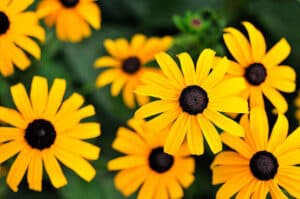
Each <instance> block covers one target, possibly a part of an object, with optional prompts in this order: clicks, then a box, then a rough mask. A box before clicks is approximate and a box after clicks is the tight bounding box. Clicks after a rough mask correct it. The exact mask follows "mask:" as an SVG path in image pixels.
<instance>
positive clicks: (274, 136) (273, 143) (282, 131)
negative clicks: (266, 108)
mask: <svg viewBox="0 0 300 199" xmlns="http://www.w3.org/2000/svg"><path fill="white" fill-rule="evenodd" d="M288 130H289V122H288V120H287V118H286V117H285V116H284V115H282V114H279V115H278V118H277V121H276V123H275V125H274V127H273V130H272V133H271V136H270V139H269V142H268V146H267V150H268V151H273V150H274V149H275V148H276V147H277V146H278V145H280V144H281V143H282V142H283V141H284V140H285V138H286V136H287V134H288Z"/></svg>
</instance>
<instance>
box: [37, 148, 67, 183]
mask: <svg viewBox="0 0 300 199" xmlns="http://www.w3.org/2000/svg"><path fill="white" fill-rule="evenodd" d="M42 158H43V162H44V166H45V170H46V172H47V173H48V176H49V178H50V180H51V183H52V185H53V186H54V187H55V188H60V187H62V186H65V185H66V184H67V179H66V177H65V175H64V174H63V171H62V169H61V168H60V165H59V164H58V161H57V160H56V159H55V157H54V155H53V153H52V151H51V150H49V149H45V150H43V151H42Z"/></svg>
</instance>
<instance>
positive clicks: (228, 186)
mask: <svg viewBox="0 0 300 199" xmlns="http://www.w3.org/2000/svg"><path fill="white" fill-rule="evenodd" d="M251 179H252V176H251V175H250V173H249V171H248V172H243V173H238V174H236V175H234V176H233V177H232V178H231V179H229V180H228V181H227V182H226V183H225V184H224V185H222V186H221V188H220V189H219V190H218V192H217V195H216V199H225V198H231V197H232V196H233V195H234V194H235V193H236V192H238V191H239V190H240V189H241V188H242V187H244V186H245V185H247V184H248V183H249V182H250V181H251Z"/></svg>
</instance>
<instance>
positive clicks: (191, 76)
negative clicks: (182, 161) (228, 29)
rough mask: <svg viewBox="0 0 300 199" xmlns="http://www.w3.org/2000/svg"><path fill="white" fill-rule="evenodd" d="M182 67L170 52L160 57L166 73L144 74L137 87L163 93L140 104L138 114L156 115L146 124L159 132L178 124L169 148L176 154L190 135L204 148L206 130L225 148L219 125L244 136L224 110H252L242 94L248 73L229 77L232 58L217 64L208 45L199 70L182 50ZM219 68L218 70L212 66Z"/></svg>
mask: <svg viewBox="0 0 300 199" xmlns="http://www.w3.org/2000/svg"><path fill="white" fill-rule="evenodd" d="M178 57H179V61H180V64H181V68H182V72H183V74H182V73H181V71H180V70H179V68H178V66H177V64H176V62H175V61H174V60H173V59H172V58H171V57H170V56H169V55H168V54H166V53H160V54H158V55H157V56H156V60H157V62H158V64H159V65H160V67H161V69H162V71H163V74H155V73H148V74H145V76H144V77H143V78H142V82H143V83H144V85H142V86H140V87H138V88H137V89H136V92H137V93H138V94H141V95H147V96H153V97H156V98H160V99H159V100H156V101H154V102H151V103H149V104H146V105H144V106H142V107H141V108H140V109H138V110H137V111H136V113H135V116H136V117H138V118H147V117H150V116H156V115H157V114H160V113H161V114H160V115H158V116H156V117H154V118H152V119H151V120H150V121H148V124H147V125H146V127H145V128H147V126H149V127H154V128H155V129H156V130H157V131H160V129H162V128H164V127H166V126H168V125H170V124H172V127H171V129H170V132H169V134H168V137H167V140H166V143H165V145H164V150H165V152H166V153H169V154H175V153H176V152H177V150H178V149H179V147H180V145H181V143H182V142H183V140H184V138H185V135H186V138H187V143H188V146H189V149H190V152H191V153H192V154H196V155H201V154H203V152H204V147H203V137H202V134H203V135H204V137H205V139H206V141H207V142H208V145H209V146H210V148H211V150H212V152H213V153H217V152H219V151H221V150H222V143H221V139H220V136H219V134H218V131H217V129H216V127H215V126H214V125H213V124H215V125H216V126H218V127H219V128H221V129H224V130H227V131H229V132H232V133H233V134H234V135H236V136H244V130H243V128H242V127H241V126H240V125H239V124H238V123H236V122H235V121H233V120H232V119H230V118H228V117H226V116H225V115H223V114H221V113H220V112H234V113H246V112H248V104H247V101H246V100H245V99H243V98H240V97H237V96H235V95H237V94H238V93H239V92H241V91H242V90H243V89H245V87H246V83H245V81H244V79H243V78H241V77H237V78H231V79H224V75H225V73H226V72H227V69H228V66H229V62H228V60H227V58H226V57H224V58H223V59H222V60H221V61H219V62H218V64H217V65H216V66H213V64H214V59H215V52H214V51H212V50H210V49H205V50H204V51H203V52H202V53H201V54H200V56H199V58H198V61H197V64H196V69H195V66H194V63H193V60H192V59H191V57H190V56H189V54H187V53H181V54H179V55H178ZM212 68H213V69H212Z"/></svg>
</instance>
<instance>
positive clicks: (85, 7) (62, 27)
mask: <svg viewBox="0 0 300 199" xmlns="http://www.w3.org/2000/svg"><path fill="white" fill-rule="evenodd" d="M95 1H96V0H42V1H41V2H40V3H39V5H38V9H37V13H38V15H39V17H40V18H45V23H46V25H47V26H49V27H52V26H54V25H55V26H56V35H57V37H58V38H59V39H60V40H62V41H70V42H79V41H81V40H82V39H84V38H87V37H89V36H90V35H91V29H90V27H89V25H91V26H92V27H93V28H95V29H96V30H99V29H100V26H101V13H100V8H99V6H97V4H96V3H95Z"/></svg>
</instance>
